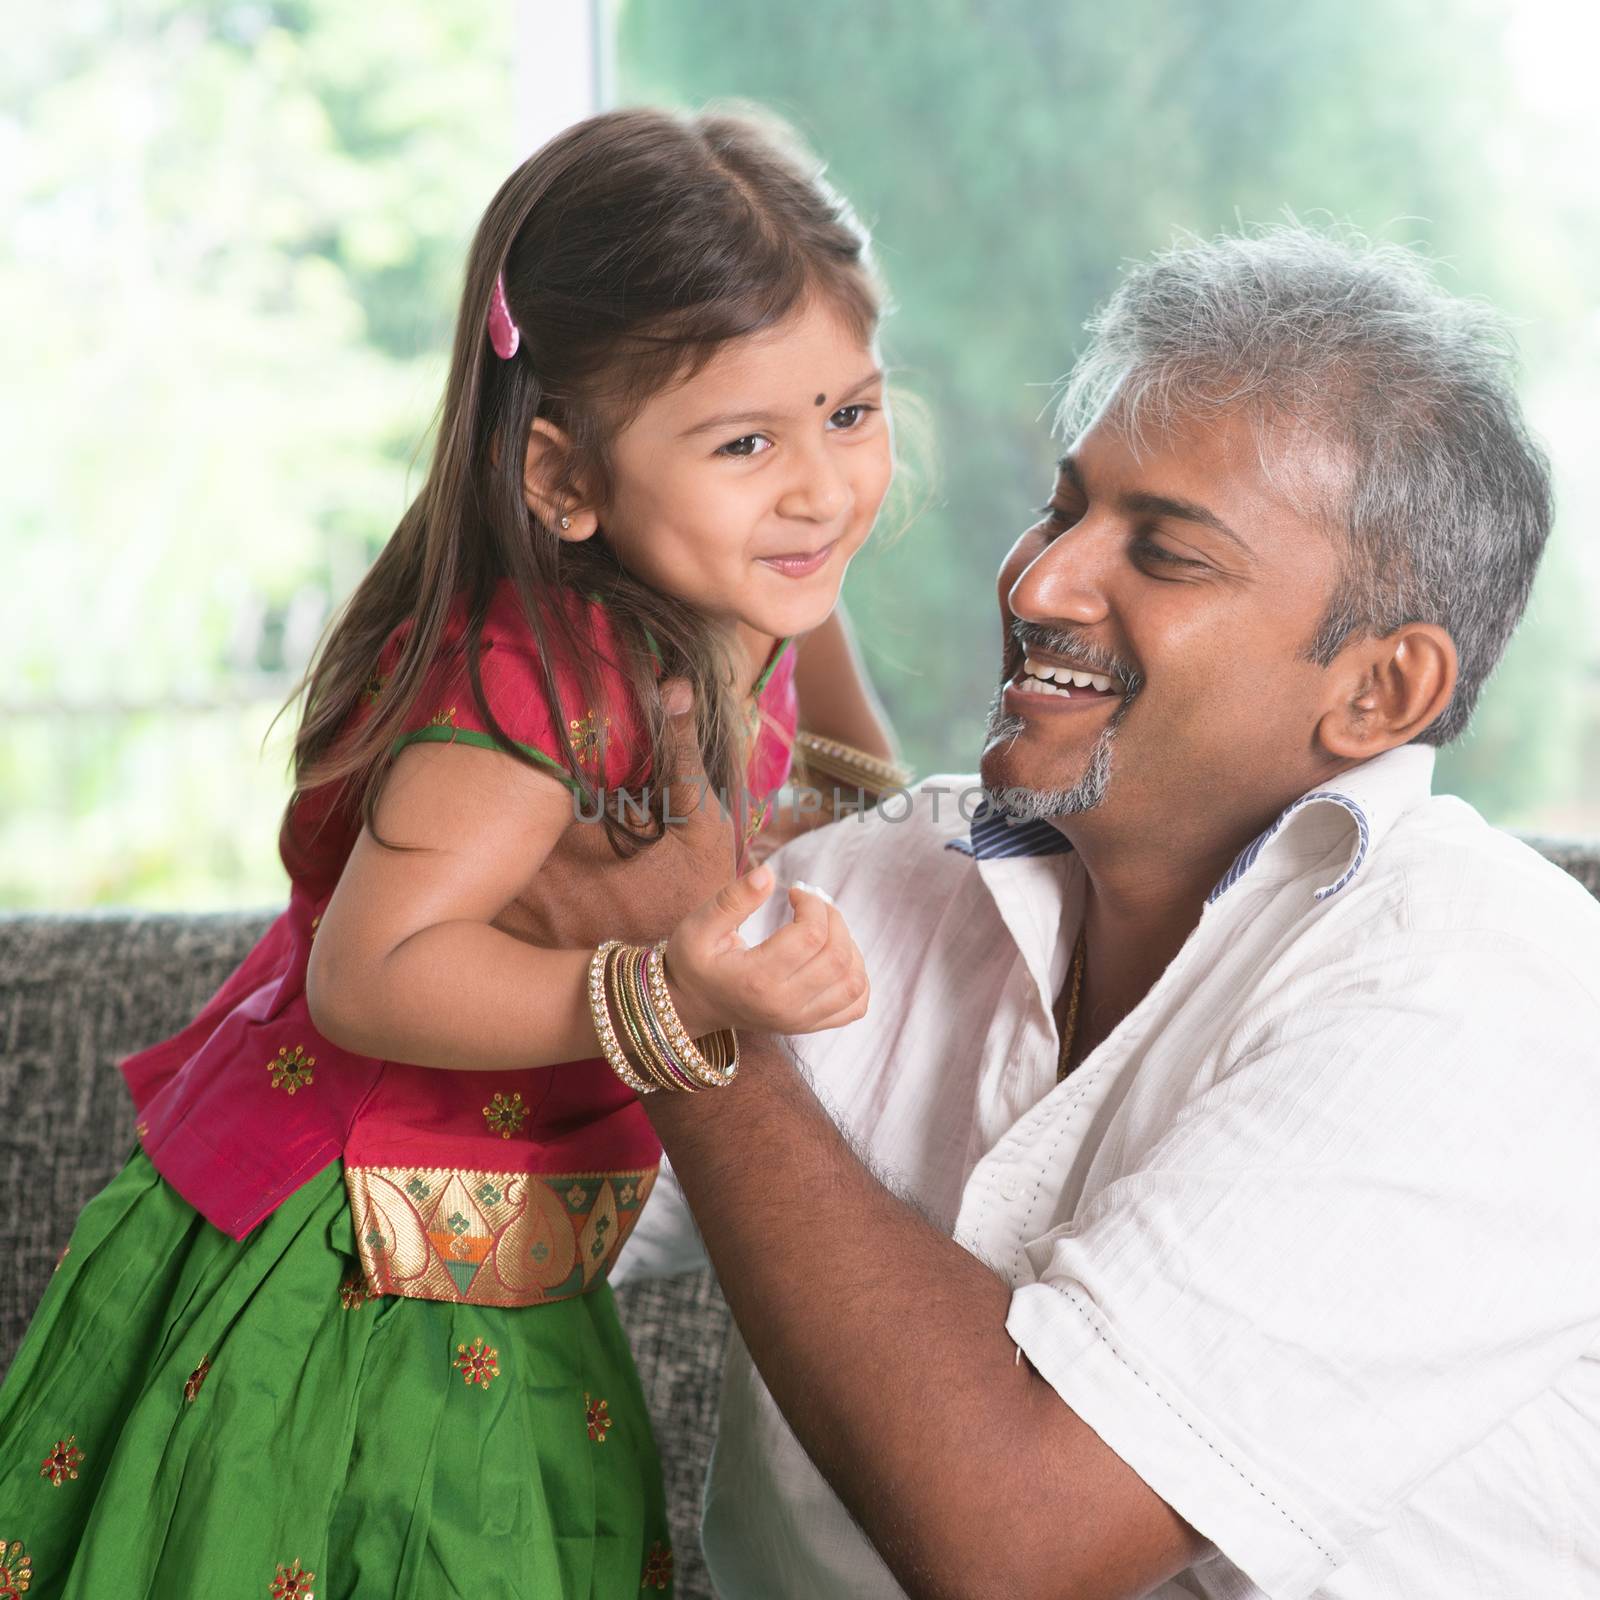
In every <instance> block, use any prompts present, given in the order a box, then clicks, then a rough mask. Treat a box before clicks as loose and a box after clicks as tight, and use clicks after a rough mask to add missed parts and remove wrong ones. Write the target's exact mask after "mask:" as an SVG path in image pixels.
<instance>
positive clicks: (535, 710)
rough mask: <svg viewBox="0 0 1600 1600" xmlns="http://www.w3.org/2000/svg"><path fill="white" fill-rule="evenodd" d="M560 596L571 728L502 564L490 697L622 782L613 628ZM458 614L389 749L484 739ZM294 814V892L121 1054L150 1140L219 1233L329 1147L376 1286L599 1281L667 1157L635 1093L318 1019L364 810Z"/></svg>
mask: <svg viewBox="0 0 1600 1600" xmlns="http://www.w3.org/2000/svg"><path fill="white" fill-rule="evenodd" d="M564 603H568V604H569V605H570V609H571V612H572V614H573V615H574V616H575V618H576V619H577V620H579V621H580V625H582V623H583V622H584V621H585V620H586V622H587V625H588V626H589V627H590V628H591V629H592V637H593V638H594V639H595V641H596V643H597V644H598V645H599V647H600V652H601V654H602V656H604V657H605V659H606V661H607V662H608V666H607V669H606V672H605V675H604V678H603V681H602V685H601V687H602V690H603V691H604V692H603V695H602V704H601V706H600V707H599V708H596V707H595V706H592V705H582V703H581V700H580V696H579V690H578V687H577V678H576V675H575V674H574V673H573V672H572V671H571V670H570V669H569V667H568V665H567V664H566V663H563V662H557V663H555V667H556V672H555V677H556V682H557V686H558V688H559V690H560V695H561V705H562V710H563V712H564V713H566V714H567V715H566V723H567V729H566V732H565V734H563V733H561V732H558V731H557V728H556V726H555V725H554V724H553V722H552V720H551V717H550V714H549V711H548V709H547V708H546V704H545V700H544V696H543V693H542V690H541V672H540V666H539V661H538V657H537V652H536V648H535V645H534V641H533V639H532V637H531V635H530V632H529V630H528V628H527V625H526V623H525V622H524V620H523V618H522V613H521V609H520V606H519V604H518V602H517V599H516V596H515V593H514V592H513V591H512V589H511V587H510V585H509V584H502V585H501V587H500V589H499V591H498V592H497V593H496V595H495V598H494V601H493V603H492V604H491V606H490V610H489V615H488V618H487V621H486V623H485V626H484V631H483V646H482V653H481V656H480V670H481V682H482V685H483V692H484V698H485V700H486V701H487V702H488V704H489V707H490V709H491V711H492V712H493V713H494V716H495V719H496V721H498V722H499V724H500V726H501V727H502V728H503V729H504V730H505V732H506V733H507V734H508V735H510V737H511V738H512V739H513V740H514V741H515V742H516V743H518V744H519V745H521V746H522V747H523V748H524V749H525V750H527V751H528V752H529V753H530V754H532V755H534V756H536V757H538V758H541V759H543V760H546V761H549V762H552V763H555V764H556V765H558V766H559V767H560V770H561V773H562V775H563V776H565V774H566V768H565V766H564V765H563V764H562V762H561V750H562V748H563V744H564V741H565V738H570V739H571V741H572V745H573V748H574V750H575V752H576V753H577V755H578V758H579V760H580V761H581V762H588V763H592V767H591V771H592V772H593V774H594V775H595V777H596V778H597V779H598V780H599V781H601V782H602V783H603V784H605V785H607V786H616V785H618V784H620V783H621V782H622V780H623V778H624V777H625V775H626V774H627V773H628V772H629V770H630V765H631V761H630V757H631V755H632V752H631V751H630V749H629V744H630V737H629V736H630V734H631V730H632V729H633V727H634V726H635V722H634V719H633V718H632V717H630V716H629V715H627V714H626V710H625V708H626V706H627V703H628V702H627V695H626V692H625V687H624V684H623V682H622V679H621V676H620V673H619V671H618V669H617V667H616V665H615V663H616V660H617V655H616V649H615V636H614V634H613V633H612V630H611V627H610V624H609V621H608V619H607V617H606V615H605V612H604V610H603V609H602V608H601V607H600V606H599V605H598V604H597V603H595V602H593V601H586V600H584V599H582V598H581V597H579V596H576V595H571V596H566V597H564ZM464 627H465V611H464V608H460V609H458V611H457V614H456V616H455V618H454V620H453V623H452V626H451V627H450V629H449V630H448V632H447V642H446V647H445V648H444V649H443V650H442V651H441V653H440V655H439V657H438V659H437V660H436V661H435V663H434V664H433V666H432V667H431V668H430V671H429V674H428V678H427V682H426V684H425V686H424V689H423V691H422V694H421V695H420V696H419V698H418V699H417V701H416V704H415V707H414V708H413V712H412V714H411V715H410V716H409V717H408V718H407V722H406V729H405V732H404V733H403V735H402V737H401V738H400V740H398V741H397V746H396V748H399V746H400V745H402V744H406V743H411V742H416V741H442V742H466V743H472V744H480V745H489V746H491V747H493V745H494V741H493V739H492V738H491V736H490V735H489V733H488V732H487V729H486V728H485V725H484V722H483V719H482V718H481V717H480V716H479V714H478V711H477V706H476V702H475V700H474V696H473V693H472V690H471V687H470V684H469V682H468V675H467V666H466V657H465V651H464V648H463V646H462V644H461V639H462V634H463V632H464ZM408 631H409V624H407V625H405V626H403V627H402V628H400V629H397V630H396V632H395V634H394V635H393V636H392V637H391V639H390V640H389V642H388V644H387V645H386V646H385V647H384V650H383V653H382V654H381V655H380V657H379V661H378V664H377V668H376V671H375V672H374V675H373V678H372V680H371V682H370V683H369V684H368V686H367V691H366V694H365V696H364V705H363V709H362V710H360V711H358V712H357V713H356V715H357V716H358V717H359V716H361V715H364V714H365V706H366V705H370V704H371V703H373V702H375V701H376V700H377V698H378V696H379V695H381V693H382V691H383V687H384V684H385V682H386V681H387V679H388V677H389V675H390V673H392V671H393V669H394V665H395V663H396V661H397V660H398V658H399V654H400V649H401V646H402V644H403V641H404V637H405V635H406V633H407V632H408ZM786 645H787V641H784V642H782V643H780V644H779V645H778V646H777V648H776V649H775V651H774V653H773V658H772V660H771V661H769V663H768V665H767V668H766V670H765V672H764V673H763V675H762V678H761V680H760V681H759V683H758V685H757V689H756V698H755V703H756V707H757V708H758V709H759V713H760V719H759V720H760V731H759V733H758V735H757V737H756V741H755V745H754V749H753V751H752V755H751V760H750V768H749V772H748V774H747V781H748V785H749V789H750V795H751V803H752V806H753V808H754V809H753V815H754V817H755V818H756V819H757V820H758V821H759V820H763V819H764V817H765V814H766V811H767V809H768V807H769V806H770V802H771V797H772V795H773V794H774V793H775V792H776V790H777V789H778V788H779V787H781V785H782V784H783V782H784V781H785V779H786V778H787V776H788V773H789V765H790V755H791V748H792V745H793V739H794V731H795V718H796V703H795V689H794V652H793V651H792V650H790V649H788V648H786ZM608 716H609V723H608V721H607V718H608ZM602 726H604V727H605V728H606V732H607V738H606V740H605V742H604V745H603V750H602V744H601V741H600V739H599V736H598V729H599V728H600V727H602ZM619 730H620V733H621V736H620V737H619V736H618V734H619ZM308 817H309V818H310V819H311V820H318V819H319V818H320V820H321V822H322V826H321V827H320V829H317V830H315V836H314V839H313V841H312V843H311V844H310V845H309V846H308V847H306V848H291V847H288V846H286V848H285V850H284V862H285V865H286V866H287V867H288V868H289V874H290V879H291V892H290V897H289V905H288V909H287V910H285V911H284V912H283V914H282V915H281V916H279V917H278V919H277V920H276V921H275V922H274V923H273V924H272V926H271V928H269V929H268V930H267V932H266V934H265V935H264V936H263V938H262V939H261V941H260V943H259V944H257V945H256V947H255V948H254V949H253V950H252V951H251V952H250V953H249V955H248V956H246V957H245V960H244V962H243V963H242V964H241V965H240V967H239V968H238V970H237V971H236V972H234V973H233V975H232V976H231V977H230V978H228V980H227V981H226V982H225V983H224V984H223V985H222V987H221V989H219V990H218V991H217V993H216V994H215V995H214V996H213V997H212V998H211V1000H210V1001H209V1002H207V1004H206V1006H205V1008H204V1009H203V1010H202V1011H201V1013H200V1015H199V1016H198V1017H196V1018H195V1020H194V1021H193V1022H192V1023H190V1025H189V1026H188V1027H187V1028H185V1029H184V1030H183V1031H182V1032H181V1033H179V1034H177V1035H176V1036H175V1037H173V1038H171V1039H169V1040H167V1041H166V1042H165V1043H162V1044H158V1045H155V1046H154V1047H152V1048H151V1049H148V1050H144V1051H141V1052H140V1053H139V1054H137V1055H134V1056H131V1057H129V1058H128V1059H127V1060H126V1061H124V1062H123V1063H122V1072H123V1075H124V1077H125V1078H126V1079H127V1082H128V1086H129V1088H130V1089H131V1090H132V1092H133V1099H134V1104H135V1106H136V1107H137V1110H138V1116H139V1120H138V1124H137V1131H138V1134H139V1138H140V1140H141V1142H142V1144H143V1146H144V1149H145V1152H146V1153H147V1154H148V1155H149V1157H150V1159H151V1161H152V1162H153V1163H154V1164H155V1166H156V1168H157V1170H158V1171H159V1172H160V1173H161V1174H162V1176H163V1177H164V1178H166V1179H167V1181H168V1182H169V1183H171V1184H172V1186H173V1187H174V1188H175V1189H176V1190H177V1191H178V1192H179V1193H180V1194H181V1195H182V1196H183V1197H184V1199H186V1200H187V1201H188V1202H189V1203H190V1204H191V1205H192V1206H194V1207H195V1209H196V1210H197V1211H199V1212H200V1213H201V1214H202V1215H203V1216H205V1217H206V1218H207V1219H208V1220H209V1221H211V1222H212V1223H214V1224H215V1225H216V1226H217V1227H218V1228H221V1229H222V1230H223V1231H224V1232H226V1233H229V1234H231V1235H232V1236H233V1237H234V1238H243V1237H244V1235H245V1234H246V1233H248V1232H249V1231H250V1229H251V1228H253V1227H254V1226H255V1225H256V1223H258V1222H259V1221H261V1219H262V1218H263V1217H265V1216H267V1215H269V1214H270V1213H271V1212H272V1211H273V1210H274V1208H275V1207H277V1206H278V1205H279V1204H280V1203H281V1202H282V1201H283V1200H284V1199H285V1198H287V1197H288V1196H289V1195H291V1194H293V1193H294V1192H295V1190H296V1189H298V1188H299V1187H300V1185H301V1184H303V1183H305V1182H307V1181H308V1180H309V1179H310V1178H312V1177H314V1176H315V1175H316V1174H317V1173H318V1172H321V1171H322V1170H323V1169H324V1168H325V1167H326V1166H327V1165H328V1164H329V1163H330V1162H332V1161H334V1160H336V1159H338V1158H339V1157H343V1160H344V1173H345V1184H346V1188H347V1190H348V1193H349V1197H350V1204H351V1209H352V1213H353V1220H354V1223H355V1233H356V1240H357V1248H358V1250H359V1252H360V1255H361V1260H362V1265H363V1268H364V1270H365V1274H366V1278H367V1285H368V1288H369V1289H370V1290H371V1291H372V1292H374V1293H377V1294H400V1295H409V1296H413V1297H415V1298H419V1299H427V1300H454V1301H460V1302H464V1303H471V1304H477V1305H536V1304H540V1303H542V1302H544V1301H549V1300H558V1299H565V1298H567V1297H568V1296H571V1295H575V1294H581V1293H583V1292H584V1291H585V1290H587V1289H589V1288H592V1287H593V1286H594V1285H595V1284H596V1283H598V1282H599V1281H600V1280H601V1279H602V1278H603V1277H604V1275H605V1273H606V1271H607V1270H608V1269H609V1267H610V1264H611V1262H612V1261H613V1260H614V1259H615V1257H616V1254H617V1251H618V1249H619V1248H620V1247H621V1244H622V1241H623V1240H624V1239H625V1238H626V1237H627V1236H628V1233H629V1232H630V1230H631V1229H632V1227H633V1224H634V1222H635V1221H636V1220H637V1219H638V1216H639V1212H640V1208H641V1207H642V1206H643V1204H644V1201H645V1198H646V1196H647V1195H648V1194H649V1192H650V1188H651V1185H652V1184H653V1182H654V1181H655V1175H656V1170H657V1164H658V1162H659V1160H660V1155H661V1148H660V1145H659V1144H658V1143H657V1140H656V1137H655V1133H654V1131H653V1130H652V1128H651V1127H650V1124H649V1121H648V1120H647V1119H646V1117H645V1115H644V1112H643V1110H642V1108H641V1107H640V1105H639V1103H638V1099H637V1097H636V1096H635V1095H634V1093H633V1091H632V1090H630V1089H628V1088H627V1087H626V1086H625V1085H623V1084H622V1083H621V1082H620V1081H619V1080H618V1079H617V1078H616V1076H615V1075H614V1074H613V1073H612V1071H611V1069H610V1068H609V1067H608V1066H607V1065H606V1063H605V1060H604V1059H603V1058H602V1057H598V1056H597V1057H594V1058H591V1059H589V1060H586V1061H572V1062H567V1063H565V1064H563V1065H560V1066H550V1067H539V1068H530V1069H527V1070H524V1071H515V1072H456V1071H445V1070H439V1069H435V1068H429V1067H418V1066H411V1065H407V1064H404V1063H399V1062H392V1061H379V1060H375V1059H373V1058H371V1057H367V1056H358V1055H354V1054H352V1053H351V1052H350V1051H347V1050H341V1049H340V1048H339V1047H338V1046H336V1045H333V1044H330V1043H329V1042H328V1041H327V1040H326V1039H324V1038H322V1037H321V1036H320V1035H319V1034H318V1033H317V1030H316V1029H315V1027H313V1025H312V1023H311V1018H310V1014H309V1011H308V1009H307V1006H306V995H305V981H306V964H307V961H308V959H309V956H310V951H311V943H312V940H313V939H314V938H315V937H316V930H317V924H318V921H319V920H320V918H321V914H322V912H323V910H324V908H325V907H326V905H327V903H328V900H329V899H330V898H331V896H332V894H333V889H334V886H335V885H336V884H337V882H338V878H339V874H340V872H341V871H342V870H343V868H344V863H345V861H346V860H347V859H348V858H349V854H350V850H351V848H352V847H353V845H354V843H355V840H356V838H357V836H358V834H359V831H360V815H359V808H358V807H357V806H355V804H354V802H353V801H352V799H351V797H350V796H348V795H345V794H343V793H334V794H332V795H329V794H328V793H326V792H325V791H324V792H317V791H314V792H312V793H310V794H306V795H302V796H300V797H299V798H298V799H297V801H296V805H295V813H294V820H295V823H296V828H295V829H294V830H292V831H294V832H295V833H296V834H298V833H299V832H301V831H302V830H301V829H300V827H299V824H300V823H302V822H304V821H306V820H307V819H308Z"/></svg>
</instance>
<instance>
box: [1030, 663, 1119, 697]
mask: <svg viewBox="0 0 1600 1600" xmlns="http://www.w3.org/2000/svg"><path fill="white" fill-rule="evenodd" d="M1112 681H1113V680H1112V679H1110V678H1108V677H1106V676H1105V675H1104V674H1103V673H1099V672H1080V671H1078V670H1077V668H1075V667H1047V666H1045V664H1044V663H1043V662H1041V661H1035V660H1034V659H1033V657H1032V656H1029V657H1027V658H1026V659H1025V660H1024V661H1023V663H1022V676H1021V677H1020V678H1018V680H1017V688H1018V689H1021V690H1023V691H1024V692H1025V693H1027V694H1065V695H1070V694H1071V693H1072V690H1073V688H1078V689H1098V690H1099V691H1100V693H1101V694H1109V693H1110V692H1111V685H1112Z"/></svg>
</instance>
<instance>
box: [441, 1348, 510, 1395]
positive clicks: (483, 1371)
mask: <svg viewBox="0 0 1600 1600" xmlns="http://www.w3.org/2000/svg"><path fill="white" fill-rule="evenodd" d="M450 1365H451V1366H452V1367H454V1368H455V1369H456V1371H457V1372H459V1373H460V1374H461V1376H462V1377H463V1378H465V1379H466V1383H467V1387H468V1388H469V1389H470V1388H471V1387H472V1386H473V1384H475V1383H476V1384H478V1385H479V1386H480V1387H481V1388H484V1389H487V1388H488V1387H489V1385H490V1384H491V1383H493V1382H494V1380H495V1379H496V1378H498V1377H499V1376H500V1352H499V1351H498V1350H496V1349H495V1348H494V1347H493V1346H492V1345H488V1344H485V1343H484V1342H483V1340H482V1339H474V1340H473V1341H472V1343H471V1344H470V1345H465V1344H458V1345H457V1346H456V1358H455V1360H454V1361H452V1362H451V1363H450Z"/></svg>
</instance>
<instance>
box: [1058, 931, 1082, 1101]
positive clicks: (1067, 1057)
mask: <svg viewBox="0 0 1600 1600" xmlns="http://www.w3.org/2000/svg"><path fill="white" fill-rule="evenodd" d="M1084 932H1085V930H1084V929H1082V928H1079V929H1078V942H1077V944H1076V945H1074V946H1073V950H1072V971H1071V973H1070V974H1069V976H1068V978H1067V1014H1066V1017H1065V1019H1064V1020H1063V1021H1062V1024H1061V1053H1060V1054H1059V1055H1058V1056H1057V1057H1056V1082H1057V1083H1060V1082H1062V1081H1063V1080H1064V1079H1065V1078H1066V1075H1067V1074H1068V1073H1069V1072H1070V1071H1071V1070H1072V1066H1071V1062H1072V1046H1073V1044H1074V1042H1075V1041H1076V1039H1077V1037H1078V1000H1079V998H1080V997H1081V996H1082V994H1083V963H1084V958H1085V945H1084Z"/></svg>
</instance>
